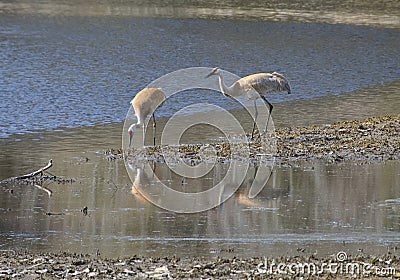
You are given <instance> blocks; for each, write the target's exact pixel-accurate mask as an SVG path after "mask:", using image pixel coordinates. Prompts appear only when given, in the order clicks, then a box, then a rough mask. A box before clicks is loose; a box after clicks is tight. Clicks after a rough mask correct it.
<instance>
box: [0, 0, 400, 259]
mask: <svg viewBox="0 0 400 280" xmlns="http://www.w3.org/2000/svg"><path fill="white" fill-rule="evenodd" d="M78 2H79V3H78ZM323 2H324V3H319V2H318V1H312V2H309V1H306V2H304V3H300V2H296V3H294V2H291V1H290V2H289V1H288V2H284V1H279V2H275V1H268V4H264V3H261V2H260V3H259V2H252V4H247V3H245V4H244V2H241V1H228V2H225V1H224V2H219V1H217V2H215V3H214V2H213V3H208V2H203V1H200V2H197V1H196V2H195V3H194V2H193V3H192V2H185V3H186V6H185V7H181V6H182V5H180V4H177V3H178V2H175V1H174V2H170V1H167V2H164V1H161V2H159V3H157V2H152V3H151V4H148V3H147V2H138V3H137V6H132V5H131V4H128V3H125V2H124V1H118V2H115V3H114V2H112V4H110V3H109V2H107V3H105V2H103V1H91V2H88V1H85V2H84V3H81V1H77V2H75V1H52V2H46V1H40V2H24V1H17V2H4V1H3V2H0V77H1V79H0V97H1V106H0V179H4V178H7V177H10V176H17V175H21V174H24V173H27V172H30V171H33V170H35V169H37V168H39V167H41V166H43V165H44V164H45V163H47V161H48V159H49V158H53V160H54V162H55V165H54V167H53V168H52V170H51V172H52V173H53V174H56V175H58V176H65V177H66V178H74V179H76V182H75V183H72V184H66V185H57V184H48V185H46V186H47V187H48V188H49V189H51V190H52V191H53V195H52V196H51V197H48V195H47V194H46V193H45V192H43V191H41V190H39V189H37V188H34V187H32V186H21V187H17V188H14V189H13V192H10V191H9V190H8V189H7V188H5V187H4V188H3V187H1V188H0V213H1V215H0V249H18V248H24V249H28V250H54V251H59V250H67V251H68V250H70V251H73V252H89V253H95V252H96V251H97V250H99V252H100V253H101V254H103V255H108V256H119V255H133V254H144V255H165V254H179V255H185V254H187V255H196V254H200V255H205V256H214V255H224V254H236V255H240V256H246V255H247V256H251V255H255V254H256V255H270V254H275V255H285V254H299V252H298V251H297V248H298V247H306V248H307V249H306V253H310V252H311V253H312V252H314V251H315V250H318V252H319V253H321V254H324V253H328V254H335V253H337V252H338V251H339V250H345V251H348V250H354V252H357V250H358V249H359V248H363V249H364V251H365V252H366V253H376V252H378V251H380V252H382V251H386V250H387V247H389V248H391V247H392V246H396V245H397V244H398V242H399V241H400V235H399V232H400V223H399V217H400V216H399V207H400V202H399V197H400V173H399V170H400V168H399V163H398V162H397V161H395V162H385V163H382V162H377V163H374V164H364V165H358V164H357V163H351V162H350V163H346V164H342V165H332V166H329V165H328V166H327V165H325V164H324V163H320V162H310V163H306V164H302V165H300V166H298V167H294V168H286V167H282V168H277V169H275V171H274V174H273V177H272V179H271V180H270V181H269V182H268V185H267V186H266V188H265V189H264V191H263V192H262V193H261V194H260V196H259V197H257V198H256V199H255V200H249V199H248V198H247V197H246V190H247V189H248V187H249V185H250V183H251V181H252V179H253V178H252V176H253V175H252V174H253V173H252V172H254V170H252V169H251V170H250V171H249V173H248V174H247V176H246V178H245V182H244V184H243V186H242V187H241V189H240V192H239V193H238V194H237V195H235V197H233V198H232V199H230V200H228V201H227V202H226V203H224V204H223V205H222V206H221V207H218V208H216V209H213V210H211V211H207V212H203V213H198V214H194V215H178V214H174V213H170V212H168V211H165V210H162V209H159V208H157V207H155V206H153V205H151V204H149V203H147V202H145V201H143V200H141V199H140V198H138V197H137V196H136V195H134V194H132V192H131V188H132V182H131V181H130V180H129V177H128V176H127V173H126V170H125V166H124V164H123V162H121V161H107V160H105V159H104V157H103V156H102V155H100V154H98V153H97V151H99V150H104V149H107V148H110V147H119V146H120V145H121V132H122V124H121V122H122V121H123V119H124V118H125V115H126V112H127V110H128V108H129V101H130V99H131V98H132V97H133V96H134V94H135V92H137V91H138V90H140V89H141V88H143V87H145V86H146V85H147V84H148V83H150V82H151V81H152V80H154V79H156V78H158V77H160V76H162V75H164V74H166V73H168V72H170V71H174V70H178V69H181V68H185V67H193V66H207V67H213V66H219V67H220V68H223V69H225V70H228V71H230V72H233V73H235V74H237V75H240V76H242V75H247V74H250V73H255V72H260V71H280V72H282V73H284V74H285V75H286V76H287V77H288V78H289V79H290V80H291V83H292V87H293V92H294V94H292V95H274V96H271V97H270V100H271V102H273V103H274V105H275V109H274V110H275V111H274V114H273V117H274V122H275V125H276V126H277V127H279V126H287V125H308V124H324V123H332V122H334V121H337V120H348V119H356V118H364V117H369V116H375V115H384V114H398V113H399V109H398V108H400V107H399V106H400V52H399V50H400V31H399V27H400V21H399V7H398V6H399V2H398V1H385V3H383V4H380V5H376V3H375V2H374V1H359V2H357V1H356V2H353V5H351V6H350V7H349V6H348V3H346V2H343V3H342V2H337V1H332V2H331V1H328V2H327V1H323ZM314 3H316V4H314ZM328 23H329V24H328ZM331 23H338V24H331ZM343 23H346V24H343ZM179 97H180V98H177V99H174V100H171V101H170V102H169V103H166V105H165V106H164V107H162V108H161V109H160V110H159V112H158V114H159V115H160V116H170V115H171V114H173V113H174V112H175V110H176V108H180V107H182V106H184V105H185V104H192V103H195V102H198V101H199V100H200V99H201V101H202V102H211V103H213V104H217V105H220V106H222V107H224V108H228V109H233V108H237V104H236V103H233V102H230V101H229V100H228V99H226V98H223V97H222V96H220V95H218V94H215V93H210V94H209V95H205V94H201V95H200V94H199V93H197V92H191V93H189V94H188V95H186V96H183V95H179ZM199 110H201V108H199ZM163 121H165V119H164V120H161V123H162V122H163ZM250 125H251V123H247V126H248V127H250ZM192 133H193V132H192ZM199 135H203V134H202V133H194V134H193V135H189V138H190V139H193V140H201V139H199V138H198V137H199ZM203 136H204V137H206V136H207V135H203ZM158 170H159V173H160V176H164V177H166V178H168V177H171V174H170V172H168V170H166V168H165V166H163V165H161V164H160V165H159V167H158ZM218 176H219V174H218V172H214V173H212V174H209V175H208V177H207V178H204V181H206V182H211V183H212V182H214V181H215V180H218ZM140 178H141V177H140ZM140 178H139V177H138V181H140V182H145V178H144V179H141V180H139V179H140ZM172 184H174V185H175V186H176V187H177V188H185V187H187V185H184V184H182V180H181V179H180V178H177V179H176V178H175V179H174V180H172ZM85 206H87V207H88V209H89V212H88V215H87V216H85V215H84V214H83V213H82V212H81V210H82V209H83V208H84V207H85ZM46 212H52V213H63V215H60V216H58V215H54V216H48V215H45V213H46ZM344 244H346V245H344Z"/></svg>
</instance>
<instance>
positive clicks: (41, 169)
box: [1, 159, 53, 182]
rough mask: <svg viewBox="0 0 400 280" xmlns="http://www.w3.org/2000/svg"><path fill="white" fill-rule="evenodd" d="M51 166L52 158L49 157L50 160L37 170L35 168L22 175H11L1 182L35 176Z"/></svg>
mask: <svg viewBox="0 0 400 280" xmlns="http://www.w3.org/2000/svg"><path fill="white" fill-rule="evenodd" d="M52 166H53V160H52V159H51V160H49V163H48V164H47V165H46V166H44V167H42V168H40V169H38V170H36V171H34V172H31V173H29V174H25V175H22V176H17V177H11V178H8V179H5V180H3V181H1V182H10V181H17V180H23V179H28V178H32V177H35V176H37V175H39V174H40V175H43V172H44V171H46V170H47V169H49V168H50V167H52Z"/></svg>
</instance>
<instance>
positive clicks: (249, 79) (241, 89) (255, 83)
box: [206, 67, 291, 139]
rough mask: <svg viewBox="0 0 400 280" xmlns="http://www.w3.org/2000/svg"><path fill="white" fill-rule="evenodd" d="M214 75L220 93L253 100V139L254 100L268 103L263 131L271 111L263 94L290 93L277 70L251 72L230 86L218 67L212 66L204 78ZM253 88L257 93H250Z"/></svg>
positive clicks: (284, 80)
mask: <svg viewBox="0 0 400 280" xmlns="http://www.w3.org/2000/svg"><path fill="white" fill-rule="evenodd" d="M213 75H216V76H218V80H219V87H220V89H221V91H222V93H223V94H224V95H225V96H228V97H231V98H233V97H238V96H246V97H247V98H249V99H250V100H254V109H255V117H254V123H253V129H252V131H251V139H253V135H254V129H255V126H256V121H257V116H258V111H257V104H256V101H257V99H258V98H262V99H263V101H264V102H265V104H267V105H268V108H269V115H268V119H267V124H266V126H265V130H264V132H266V131H267V127H268V122H269V118H270V116H271V113H272V109H273V108H274V106H272V104H271V103H269V102H268V100H267V99H266V98H265V96H264V95H265V94H267V93H270V92H287V93H291V89H290V84H289V81H288V80H287V79H286V78H285V77H284V76H283V75H282V74H279V73H277V72H273V73H257V74H252V75H249V76H246V77H243V78H241V79H239V80H237V81H236V82H234V83H233V85H231V86H229V87H228V86H227V85H225V83H224V81H223V78H222V74H221V71H220V69H219V68H218V67H216V68H214V69H213V70H212V71H211V73H210V74H208V75H207V76H206V78H208V77H210V76H213ZM252 88H253V89H254V90H255V91H256V92H257V93H258V94H254V92H253V93H252V91H251V89H252Z"/></svg>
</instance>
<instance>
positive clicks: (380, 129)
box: [104, 115, 400, 166]
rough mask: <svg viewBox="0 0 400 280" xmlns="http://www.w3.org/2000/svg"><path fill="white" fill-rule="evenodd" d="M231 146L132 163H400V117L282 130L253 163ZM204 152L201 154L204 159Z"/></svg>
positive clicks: (151, 150)
mask: <svg viewBox="0 0 400 280" xmlns="http://www.w3.org/2000/svg"><path fill="white" fill-rule="evenodd" d="M271 141H272V145H273V147H271ZM231 145H232V144H229V143H228V142H216V143H211V144H205V145H197V144H192V145H181V146H162V147H161V146H155V147H145V148H144V149H141V150H136V151H130V152H129V153H128V155H127V158H128V160H131V161H133V160H138V161H155V162H165V158H166V157H168V158H169V157H172V158H173V157H176V156H177V155H179V156H180V157H181V158H182V159H183V160H184V161H186V162H188V163H190V164H192V165H196V164H198V163H199V162H201V161H202V160H205V161H207V160H216V161H217V162H226V161H229V160H233V159H236V160H242V161H246V160H249V161H250V162H252V163H255V164H260V163H262V162H263V158H262V157H260V156H259V153H260V150H261V151H267V152H271V154H268V155H269V156H267V157H266V161H267V162H268V161H272V160H274V163H275V164H278V165H285V166H287V165H288V166H292V165H296V164H297V163H298V162H301V161H311V160H323V161H325V162H327V163H340V162H344V161H355V162H358V163H372V162H375V161H386V160H399V159H400V115H391V116H382V117H370V118H367V119H362V120H353V121H340V122H336V123H334V124H330V125H311V126H302V127H283V128H277V129H276V131H275V133H274V135H272V136H271V137H269V138H266V140H265V141H255V142H251V143H250V146H249V150H248V157H242V156H240V155H241V154H245V153H240V151H241V150H245V149H247V148H248V146H247V143H246V142H244V143H240V144H234V145H233V148H235V150H237V151H239V153H237V152H236V154H233V152H232V150H231V149H232V146H231ZM210 146H211V147H212V148H213V149H214V153H209V156H208V155H207V153H204V152H203V151H202V150H204V148H207V147H210ZM199 152H202V154H201V155H199ZM104 154H105V155H106V157H107V158H108V159H122V158H123V153H122V150H121V149H113V148H112V149H108V150H106V151H105V152H104ZM238 154H239V156H238ZM125 156H126V154H125ZM168 160H171V159H168Z"/></svg>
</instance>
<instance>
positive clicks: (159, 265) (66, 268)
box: [0, 251, 400, 279]
mask: <svg viewBox="0 0 400 280" xmlns="http://www.w3.org/2000/svg"><path fill="white" fill-rule="evenodd" d="M399 271H400V259H399V256H397V255H396V254H394V253H392V252H388V253H387V254H385V255H381V256H368V255H364V254H362V253H360V254H359V255H355V256H350V255H349V256H348V255H347V254H346V253H345V252H339V253H338V254H336V255H332V256H329V257H323V258H322V257H317V256H315V255H308V256H292V257H281V258H268V256H265V257H254V258H236V257H233V258H219V257H216V258H214V259H206V258H198V257H193V258H177V257H174V256H170V257H164V258H142V257H137V256H132V257H128V258H118V259H107V258H102V257H100V256H91V255H80V254H70V253H57V254H35V255H33V254H30V253H28V252H14V251H3V252H1V257H0V277H1V278H2V279H11V278H22V279H89V278H91V279H276V278H277V277H282V278H283V279H292V278H293V277H301V276H305V277H307V278H311V279H317V278H318V279H333V278H336V279H343V278H360V277H364V278H368V279H382V277H383V278H387V277H394V278H397V277H400V273H399Z"/></svg>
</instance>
